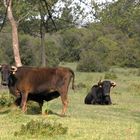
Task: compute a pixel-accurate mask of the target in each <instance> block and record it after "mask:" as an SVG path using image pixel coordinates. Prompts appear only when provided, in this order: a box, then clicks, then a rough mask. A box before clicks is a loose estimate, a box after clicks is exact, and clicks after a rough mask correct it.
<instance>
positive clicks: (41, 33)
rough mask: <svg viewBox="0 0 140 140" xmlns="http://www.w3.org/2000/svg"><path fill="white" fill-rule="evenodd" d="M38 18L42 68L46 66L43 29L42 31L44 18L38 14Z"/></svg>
mask: <svg viewBox="0 0 140 140" xmlns="http://www.w3.org/2000/svg"><path fill="white" fill-rule="evenodd" d="M40 16H41V23H40V38H41V46H40V47H41V65H42V66H43V67H45V66H46V52H45V29H44V26H43V25H44V24H43V22H44V16H43V14H42V13H41V12H40Z"/></svg>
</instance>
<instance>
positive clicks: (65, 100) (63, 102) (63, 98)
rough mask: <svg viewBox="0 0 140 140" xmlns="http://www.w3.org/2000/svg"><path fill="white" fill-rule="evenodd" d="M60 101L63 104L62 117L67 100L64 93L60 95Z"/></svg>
mask: <svg viewBox="0 0 140 140" xmlns="http://www.w3.org/2000/svg"><path fill="white" fill-rule="evenodd" d="M61 101H62V104H63V107H62V112H61V115H62V116H64V115H65V112H66V110H67V107H68V98H67V94H66V93H63V94H61Z"/></svg>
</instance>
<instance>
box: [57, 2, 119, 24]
mask: <svg viewBox="0 0 140 140" xmlns="http://www.w3.org/2000/svg"><path fill="white" fill-rule="evenodd" d="M67 1H69V0H67ZM80 1H82V2H80ZM92 1H95V2H97V3H105V2H112V1H113V0H73V1H72V4H71V6H70V7H73V8H72V9H73V11H72V15H74V16H73V17H74V18H77V17H76V13H75V11H74V7H75V6H76V4H78V5H80V6H81V9H83V10H84V19H83V17H82V15H80V14H79V15H78V13H77V15H78V20H79V21H77V22H78V24H79V25H82V24H86V23H88V22H93V21H94V16H93V12H94V11H93V9H92V8H91V2H92ZM115 1H117V0H115ZM56 7H59V8H60V7H61V8H63V7H65V4H64V3H63V2H61V0H59V2H58V3H57V5H56ZM59 8H58V9H57V10H58V11H59ZM91 11H92V12H91ZM91 13H92V14H91ZM60 15H61V14H60Z"/></svg>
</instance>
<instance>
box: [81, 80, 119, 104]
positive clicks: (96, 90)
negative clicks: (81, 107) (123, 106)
mask: <svg viewBox="0 0 140 140" xmlns="http://www.w3.org/2000/svg"><path fill="white" fill-rule="evenodd" d="M115 86H116V83H114V82H111V81H103V82H101V81H100V82H99V83H98V85H93V87H92V88H91V91H90V92H89V93H88V94H87V96H86V97H85V100H84V102H85V104H101V105H109V104H112V102H111V98H110V89H111V87H115Z"/></svg>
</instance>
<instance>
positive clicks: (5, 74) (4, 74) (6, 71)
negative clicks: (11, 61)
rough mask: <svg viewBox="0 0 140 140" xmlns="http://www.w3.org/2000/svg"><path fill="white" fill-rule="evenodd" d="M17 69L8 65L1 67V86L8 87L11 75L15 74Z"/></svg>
mask: <svg viewBox="0 0 140 140" xmlns="http://www.w3.org/2000/svg"><path fill="white" fill-rule="evenodd" d="M16 70H17V68H16V67H15V66H9V65H6V64H3V65H0V72H1V84H2V85H4V86H7V85H8V83H9V76H10V74H14V73H15V72H16Z"/></svg>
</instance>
